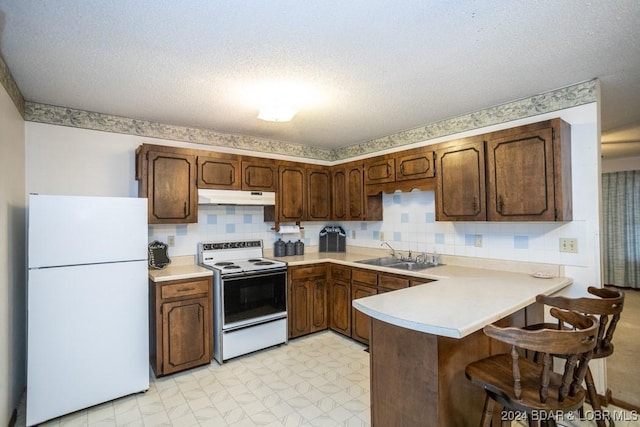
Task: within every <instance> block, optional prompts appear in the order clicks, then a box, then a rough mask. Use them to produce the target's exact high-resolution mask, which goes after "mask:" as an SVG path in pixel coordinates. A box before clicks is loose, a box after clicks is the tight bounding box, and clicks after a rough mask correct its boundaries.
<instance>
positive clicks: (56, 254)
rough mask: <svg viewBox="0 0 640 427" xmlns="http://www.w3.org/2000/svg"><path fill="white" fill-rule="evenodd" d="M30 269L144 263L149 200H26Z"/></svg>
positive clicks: (53, 197)
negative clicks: (122, 262) (140, 261)
mask: <svg viewBox="0 0 640 427" xmlns="http://www.w3.org/2000/svg"><path fill="white" fill-rule="evenodd" d="M28 227H29V268H40V267H52V266H64V265H78V264H94V263H102V262H117V261H127V260H141V259H144V260H146V259H147V244H148V226H147V200H146V199H139V198H132V197H82V196H47V195H30V196H29V225H28Z"/></svg>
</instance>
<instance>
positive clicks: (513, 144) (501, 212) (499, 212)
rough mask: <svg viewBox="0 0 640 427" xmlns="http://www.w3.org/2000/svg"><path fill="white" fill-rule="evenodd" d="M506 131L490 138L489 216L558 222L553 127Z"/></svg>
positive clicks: (498, 219)
mask: <svg viewBox="0 0 640 427" xmlns="http://www.w3.org/2000/svg"><path fill="white" fill-rule="evenodd" d="M504 133H505V134H506V135H505V136H503V137H498V138H492V139H490V140H488V141H487V177H488V179H487V183H488V191H487V219H488V220H490V221H535V220H537V221H555V220H556V215H555V202H554V197H555V184H554V168H553V157H554V156H553V132H552V129H551V127H548V128H546V129H540V130H535V131H531V132H517V133H516V132H514V130H509V131H507V132H504ZM498 135H499V133H498Z"/></svg>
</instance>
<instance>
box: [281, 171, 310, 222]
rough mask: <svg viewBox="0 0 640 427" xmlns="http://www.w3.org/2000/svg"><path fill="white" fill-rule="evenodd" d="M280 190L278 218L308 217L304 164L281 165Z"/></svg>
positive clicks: (299, 219) (301, 218)
mask: <svg viewBox="0 0 640 427" xmlns="http://www.w3.org/2000/svg"><path fill="white" fill-rule="evenodd" d="M279 174H280V181H279V190H278V200H279V201H280V203H279V207H278V219H279V220H280V221H284V222H295V221H302V220H304V219H306V217H307V210H306V202H305V200H306V194H307V189H306V187H305V168H304V165H286V164H285V165H281V166H280V168H279Z"/></svg>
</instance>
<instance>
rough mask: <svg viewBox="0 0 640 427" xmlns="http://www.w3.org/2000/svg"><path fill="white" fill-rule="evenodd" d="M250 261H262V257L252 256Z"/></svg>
mask: <svg viewBox="0 0 640 427" xmlns="http://www.w3.org/2000/svg"><path fill="white" fill-rule="evenodd" d="M248 261H249V262H259V261H262V259H260V258H251V259H249V260H248Z"/></svg>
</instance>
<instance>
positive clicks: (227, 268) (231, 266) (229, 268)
mask: <svg viewBox="0 0 640 427" xmlns="http://www.w3.org/2000/svg"><path fill="white" fill-rule="evenodd" d="M229 264H231V263H229ZM236 268H240V266H239V265H233V264H231V265H225V266H224V267H222V269H223V270H233V269H236Z"/></svg>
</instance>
